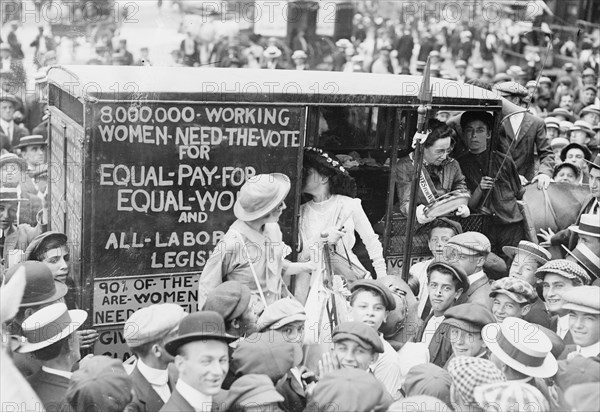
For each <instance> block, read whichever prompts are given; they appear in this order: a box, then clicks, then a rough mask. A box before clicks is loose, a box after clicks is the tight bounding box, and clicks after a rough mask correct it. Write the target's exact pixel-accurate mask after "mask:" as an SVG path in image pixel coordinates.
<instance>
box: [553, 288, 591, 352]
mask: <svg viewBox="0 0 600 412" xmlns="http://www.w3.org/2000/svg"><path fill="white" fill-rule="evenodd" d="M562 297H563V299H564V301H565V303H564V305H563V309H564V310H565V311H567V312H568V316H569V332H571V336H572V337H573V343H574V344H573V345H567V347H566V348H565V351H564V352H563V355H561V357H563V358H564V357H567V356H570V357H573V356H583V357H585V358H593V357H598V356H600V288H599V287H597V286H580V287H578V288H573V289H571V290H569V291H567V292H564V293H563V294H562Z"/></svg>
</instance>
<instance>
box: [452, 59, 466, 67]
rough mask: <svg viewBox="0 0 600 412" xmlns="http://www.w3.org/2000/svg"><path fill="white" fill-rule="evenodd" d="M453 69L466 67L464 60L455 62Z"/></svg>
mask: <svg viewBox="0 0 600 412" xmlns="http://www.w3.org/2000/svg"><path fill="white" fill-rule="evenodd" d="M454 66H455V67H467V62H466V61H464V60H457V61H456V63H454Z"/></svg>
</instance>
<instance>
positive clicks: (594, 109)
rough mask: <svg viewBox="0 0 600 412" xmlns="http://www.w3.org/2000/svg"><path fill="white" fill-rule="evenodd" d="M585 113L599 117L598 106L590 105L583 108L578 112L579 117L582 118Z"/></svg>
mask: <svg viewBox="0 0 600 412" xmlns="http://www.w3.org/2000/svg"><path fill="white" fill-rule="evenodd" d="M586 113H595V114H597V115H600V106H597V105H594V104H590V105H589V106H585V107H584V108H583V109H581V111H580V112H579V116H583V115H584V114H586Z"/></svg>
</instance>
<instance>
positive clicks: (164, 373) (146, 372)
mask: <svg viewBox="0 0 600 412" xmlns="http://www.w3.org/2000/svg"><path fill="white" fill-rule="evenodd" d="M137 367H138V369H139V370H140V373H141V374H142V376H143V377H144V378H146V380H147V381H148V383H150V385H156V386H163V385H166V384H167V383H168V382H169V371H168V370H167V369H164V370H163V369H155V368H151V367H150V366H148V365H146V364H145V363H144V362H143V361H142V360H141V359H138V362H137Z"/></svg>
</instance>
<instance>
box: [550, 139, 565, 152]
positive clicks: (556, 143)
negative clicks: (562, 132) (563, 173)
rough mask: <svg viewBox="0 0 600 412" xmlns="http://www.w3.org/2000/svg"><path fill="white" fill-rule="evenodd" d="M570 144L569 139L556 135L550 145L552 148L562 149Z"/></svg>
mask: <svg viewBox="0 0 600 412" xmlns="http://www.w3.org/2000/svg"><path fill="white" fill-rule="evenodd" d="M568 144H569V140H568V139H566V138H564V137H555V138H554V139H552V141H551V142H550V147H551V148H552V150H556V149H561V150H562V148H563V147H565V146H566V145H568Z"/></svg>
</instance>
